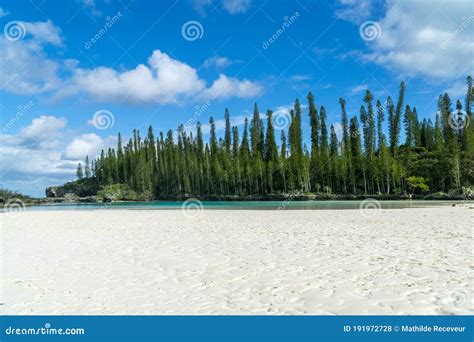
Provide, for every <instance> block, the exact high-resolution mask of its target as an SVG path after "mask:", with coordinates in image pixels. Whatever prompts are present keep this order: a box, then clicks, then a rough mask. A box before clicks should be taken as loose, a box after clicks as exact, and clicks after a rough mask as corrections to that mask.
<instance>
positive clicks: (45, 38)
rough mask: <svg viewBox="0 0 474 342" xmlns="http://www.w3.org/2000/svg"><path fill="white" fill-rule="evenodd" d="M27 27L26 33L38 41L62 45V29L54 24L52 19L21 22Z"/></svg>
mask: <svg viewBox="0 0 474 342" xmlns="http://www.w3.org/2000/svg"><path fill="white" fill-rule="evenodd" d="M21 23H22V24H23V25H24V26H25V28H26V34H27V35H31V36H32V39H33V41H35V42H36V43H43V44H51V45H54V46H62V45H63V40H62V38H61V29H60V28H59V27H58V26H56V25H54V24H53V22H52V21H51V20H47V21H44V22H42V21H37V22H35V23H30V22H26V21H22V22H21Z"/></svg>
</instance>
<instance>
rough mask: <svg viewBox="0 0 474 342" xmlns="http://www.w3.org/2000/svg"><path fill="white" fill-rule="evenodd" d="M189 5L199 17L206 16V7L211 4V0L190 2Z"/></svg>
mask: <svg viewBox="0 0 474 342" xmlns="http://www.w3.org/2000/svg"><path fill="white" fill-rule="evenodd" d="M191 4H192V6H193V7H194V9H195V10H196V12H198V13H199V15H202V16H205V15H206V7H207V6H209V5H211V4H212V0H191Z"/></svg>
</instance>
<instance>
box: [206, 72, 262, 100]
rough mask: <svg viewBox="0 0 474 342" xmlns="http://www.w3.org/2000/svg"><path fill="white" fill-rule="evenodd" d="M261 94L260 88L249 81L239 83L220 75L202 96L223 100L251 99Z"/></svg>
mask: <svg viewBox="0 0 474 342" xmlns="http://www.w3.org/2000/svg"><path fill="white" fill-rule="evenodd" d="M261 92H262V87H261V86H260V85H259V84H257V83H254V82H251V81H249V80H242V81H239V80H238V79H236V78H233V77H227V76H226V75H223V74H220V75H219V78H218V79H217V80H215V81H214V83H213V84H212V86H211V87H210V88H208V89H206V90H205V91H204V92H203V93H202V96H203V97H205V98H211V99H216V98H220V99H225V98H228V97H232V96H237V97H252V96H257V95H259V94H260V93H261Z"/></svg>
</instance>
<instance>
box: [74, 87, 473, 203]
mask: <svg viewBox="0 0 474 342" xmlns="http://www.w3.org/2000/svg"><path fill="white" fill-rule="evenodd" d="M467 86H468V90H467V92H466V93H467V98H466V101H465V104H464V110H465V112H466V113H467V114H468V115H469V118H470V121H471V124H470V125H467V126H465V127H459V128H456V127H454V128H453V127H452V125H450V124H449V123H450V121H449V120H450V115H452V111H453V108H452V107H453V106H452V103H451V100H450V98H449V96H448V95H447V94H444V95H442V96H440V98H439V103H438V106H439V115H437V117H436V121H435V123H434V124H433V123H432V122H431V120H427V119H424V120H422V121H421V122H420V121H419V120H418V113H417V110H416V108H415V107H413V106H410V105H408V104H405V84H404V83H403V82H402V83H401V84H400V89H399V95H398V99H397V102H396V104H394V102H393V101H392V99H391V98H390V97H388V98H387V99H386V101H383V102H382V101H380V100H375V99H374V96H373V95H372V93H371V92H370V91H369V90H368V91H367V92H366V94H365V96H364V98H363V99H361V100H362V101H363V106H361V107H360V115H358V116H352V117H350V118H349V117H348V113H347V111H346V102H345V100H344V99H343V98H340V99H339V104H340V106H341V118H342V120H341V128H342V139H340V141H339V139H338V137H337V135H336V129H335V126H334V125H330V126H329V125H328V123H327V114H326V110H325V108H324V106H319V110H318V109H317V108H318V107H317V106H316V104H315V100H314V96H313V94H312V93H309V94H308V96H307V101H308V110H307V113H304V115H308V117H309V123H310V132H309V135H308V136H307V137H306V138H307V140H305V139H304V132H303V129H302V115H303V113H302V107H303V106H302V105H301V104H300V102H299V100H298V99H296V101H295V104H294V108H293V109H291V111H290V113H289V117H291V122H290V125H289V127H287V129H286V128H285V129H282V130H280V132H278V131H277V129H276V128H275V127H274V125H273V121H272V117H273V112H272V111H271V110H267V112H266V119H265V122H264V119H262V117H261V116H260V112H259V109H258V106H257V104H255V107H254V112H253V116H252V118H251V119H250V121H249V120H247V119H246V120H245V124H244V127H243V130H242V133H241V135H240V134H239V129H238V128H237V127H231V120H230V113H229V111H228V110H226V111H225V114H224V117H225V130H224V135H223V137H219V136H218V135H217V130H216V124H215V121H214V119H213V118H212V117H211V118H210V121H209V125H210V139H209V142H205V141H204V140H203V133H202V129H201V124H200V123H199V122H198V123H197V124H196V134H195V135H194V134H189V133H188V132H186V130H185V129H184V127H183V126H182V125H181V126H179V127H178V129H177V130H176V131H175V132H173V131H172V130H169V131H168V132H166V133H164V132H160V133H159V134H158V136H156V137H155V134H154V131H153V128H152V127H151V126H150V127H149V128H148V132H147V135H146V137H144V138H142V137H141V135H140V131H138V130H133V133H132V137H131V138H130V139H129V141H128V142H127V143H124V142H122V136H121V135H120V134H119V136H118V144H117V149H113V148H110V149H108V150H107V151H105V150H104V151H102V152H101V154H100V156H99V158H97V159H96V160H94V161H92V162H91V163H90V167H89V166H88V165H89V160H88V159H86V161H85V164H84V165H85V169H84V172H83V171H82V170H83V168H82V165H81V166H80V167H78V178H79V179H80V178H81V177H85V178H84V179H82V180H79V181H78V182H79V183H77V184H76V187H77V185H79V184H82V183H80V182H82V181H88V180H93V183H95V184H97V185H98V186H100V187H101V190H100V192H99V193H100V195H101V196H105V195H107V194H109V192H110V193H114V194H115V193H117V194H116V197H117V198H118V199H136V198H145V199H148V198H157V199H159V198H167V197H168V198H169V197H182V196H203V197H206V196H207V197H213V198H216V197H219V196H253V195H259V196H264V195H269V194H281V193H291V192H295V191H299V192H301V193H311V192H312V193H314V192H321V191H323V192H324V193H327V194H329V193H330V194H344V195H356V196H357V195H377V194H385V195H390V194H404V193H407V192H414V191H415V192H427V191H430V190H429V189H431V191H433V192H443V193H447V194H452V193H458V194H459V193H461V192H462V191H463V190H462V189H463V187H464V188H468V187H471V186H472V185H473V184H474V171H473V170H474V157H473V151H474V147H473V144H474V142H473V139H474V133H473V127H474V124H473V123H474V119H473V118H472V110H471V103H472V94H473V91H472V79H471V78H468V81H467ZM374 103H375V106H374ZM382 103H383V104H382ZM303 108H304V107H303ZM462 108H463V106H462V103H461V102H460V101H457V102H456V109H457V110H461V109H462ZM425 116H426V115H425ZM402 117H403V122H402ZM385 118H387V120H386V121H385ZM359 123H360V127H359ZM402 124H403V125H404V132H405V137H406V139H405V140H404V143H403V144H402V145H400V144H399V141H400V140H401V139H400V132H401V129H402V127H401V126H402ZM384 125H387V126H386V127H384ZM328 127H329V129H328ZM385 131H388V135H387V137H386V136H385V134H384V132H385ZM278 136H279V137H280V142H279V146H278V145H277V142H276V137H278ZM305 141H308V142H310V144H309V148H308V146H307V145H306V144H305ZM114 191H115V192H114Z"/></svg>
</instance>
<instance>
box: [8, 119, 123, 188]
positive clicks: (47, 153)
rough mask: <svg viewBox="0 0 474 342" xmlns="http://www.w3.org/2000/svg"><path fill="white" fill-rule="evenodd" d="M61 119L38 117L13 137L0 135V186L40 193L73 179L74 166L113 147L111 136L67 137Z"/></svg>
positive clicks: (84, 135) (63, 122) (64, 125)
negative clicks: (47, 187)
mask: <svg viewBox="0 0 474 342" xmlns="http://www.w3.org/2000/svg"><path fill="white" fill-rule="evenodd" d="M66 125H67V122H66V120H65V119H63V118H58V117H55V116H50V115H42V116H40V117H37V118H35V119H33V120H32V121H31V123H30V124H29V125H28V126H26V127H25V128H23V129H22V130H20V132H19V133H17V134H0V165H1V177H2V181H3V182H4V184H5V185H6V184H15V185H18V187H19V188H22V187H24V188H25V189H27V190H28V192H29V193H33V194H35V195H42V194H44V187H45V186H47V185H51V184H56V183H64V182H65V181H67V180H71V179H72V178H74V174H75V170H76V166H77V163H78V162H79V161H83V160H84V158H85V156H86V155H89V157H90V158H91V159H93V158H95V157H96V156H98V154H99V153H100V150H101V149H102V148H103V149H107V148H108V147H109V146H115V143H116V139H115V138H114V137H107V138H101V137H99V136H97V135H96V134H94V133H91V134H83V135H80V136H77V137H74V136H73V137H71V136H70V132H68V131H67V130H66Z"/></svg>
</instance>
